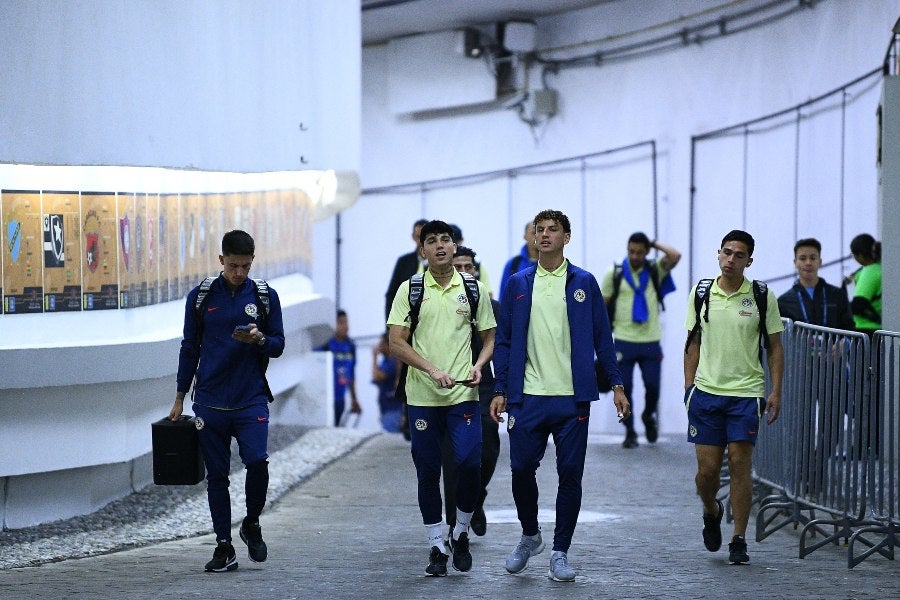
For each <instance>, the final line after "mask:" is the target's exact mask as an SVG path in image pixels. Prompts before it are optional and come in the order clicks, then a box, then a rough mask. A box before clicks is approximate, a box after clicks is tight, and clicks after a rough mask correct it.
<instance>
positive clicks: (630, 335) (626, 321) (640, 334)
mask: <svg viewBox="0 0 900 600" xmlns="http://www.w3.org/2000/svg"><path fill="white" fill-rule="evenodd" d="M655 268H656V272H657V274H658V276H659V281H660V282H662V280H663V279H664V278H665V276H666V275H667V274H668V272H669V271H668V270H667V269H665V268H664V267H663V265H662V261H659V260H658V261H656V262H655ZM628 269H629V270H631V264H629V265H628ZM614 270H615V267H613V268H612V269H610V270H609V271H607V272H606V275H604V276H603V282H602V283H601V284H600V293H601V294H603V297H604V298H610V297H612V294H613V272H614ZM643 270H644V267H641V268H640V269H639V270H637V271H634V270H631V280H632V281H634V282H635V283H637V282H638V281H639V280H640V276H641V275H640V274H641V271H643ZM644 296H645V297H646V298H647V320H646V321H645V322H643V323H635V322H634V321H632V320H631V308H632V305H633V304H634V290H633V289H632V288H631V286H630V285H628V282H627V281H625V277H624V275H623V276H622V283H621V285H619V296H618V297H617V298H616V314H615V316H614V321H613V323H612V325H613V336H614V337H615V338H616V339H617V340H622V341H623V342H633V343H637V344H642V343H646V342H658V341H659V340H660V338H661V337H662V329H661V328H660V326H659V300H658V298H657V295H656V289H655V288H654V287H653V282H652V281H648V282H647V290H646V291H645V292H644Z"/></svg>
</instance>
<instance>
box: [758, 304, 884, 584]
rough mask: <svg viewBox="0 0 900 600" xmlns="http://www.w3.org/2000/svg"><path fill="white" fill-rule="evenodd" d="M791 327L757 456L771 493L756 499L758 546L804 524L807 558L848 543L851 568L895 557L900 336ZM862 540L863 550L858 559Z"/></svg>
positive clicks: (762, 481)
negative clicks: (776, 403)
mask: <svg viewBox="0 0 900 600" xmlns="http://www.w3.org/2000/svg"><path fill="white" fill-rule="evenodd" d="M785 324H786V327H785V331H784V333H783V334H782V342H783V344H784V350H785V374H784V382H783V392H782V411H781V416H780V418H779V419H778V421H776V422H775V423H773V424H772V425H771V426H767V427H766V426H764V427H761V428H760V434H759V439H758V442H757V447H756V451H755V453H754V459H753V463H754V472H753V476H754V480H755V482H756V483H757V484H760V486H761V487H764V488H765V489H768V490H771V492H772V493H771V494H770V495H767V496H764V497H761V498H758V503H759V507H758V511H757V520H756V540H757V541H762V540H763V539H765V538H766V537H768V536H769V535H771V534H772V533H774V532H776V531H778V530H779V529H781V528H782V527H785V526H786V525H794V526H795V527H797V526H799V525H802V526H803V529H802V530H801V532H800V558H804V557H806V556H807V555H809V554H810V553H812V552H814V551H815V550H817V549H819V548H821V547H823V546H825V545H827V544H835V545H837V544H838V542H839V540H840V539H841V538H843V539H844V540H845V541H847V542H848V559H847V560H848V567H850V568H852V567H854V566H856V565H857V564H859V563H860V562H861V561H863V560H865V559H866V558H867V557H869V556H871V555H872V554H874V553H876V552H877V553H879V554H881V555H882V556H884V557H886V558H889V559H893V557H894V545H895V541H896V532H897V526H898V520H897V519H898V514H900V510H898V505H897V499H898V490H897V483H898V477H897V465H898V461H897V432H898V425H897V407H896V405H897V398H898V396H897V394H898V386H900V377H898V369H900V334H894V333H889V332H878V333H877V334H876V335H875V337H874V340H873V341H870V340H869V338H868V336H866V335H865V334H862V333H855V332H849V331H843V330H840V329H831V328H827V327H819V326H816V325H810V324H807V323H793V322H791V321H788V320H785ZM873 346H874V350H873ZM875 535H878V536H881V537H882V539H881V540H879V541H877V542H875V541H872V539H871V538H872V536H875ZM818 537H820V539H818V540H816V541H815V542H813V541H812V539H811V538H818ZM857 543H860V544H862V545H863V546H865V547H866V549H865V551H864V552H862V553H860V554H859V555H856V554H855V553H854V546H855V545H856V544H857Z"/></svg>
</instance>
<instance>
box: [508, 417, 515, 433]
mask: <svg viewBox="0 0 900 600" xmlns="http://www.w3.org/2000/svg"><path fill="white" fill-rule="evenodd" d="M515 426H516V418H515V417H510V418H508V419H507V420H506V430H507V431H509V430H510V429H512V428H513V427H515Z"/></svg>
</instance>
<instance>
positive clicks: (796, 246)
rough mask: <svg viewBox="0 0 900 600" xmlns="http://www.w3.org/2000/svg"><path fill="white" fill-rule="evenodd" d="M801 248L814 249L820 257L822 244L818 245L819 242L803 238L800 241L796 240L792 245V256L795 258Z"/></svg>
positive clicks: (814, 239)
mask: <svg viewBox="0 0 900 600" xmlns="http://www.w3.org/2000/svg"><path fill="white" fill-rule="evenodd" d="M803 246H809V247H810V248H815V249H816V252H818V253H819V256H821V255H822V244H821V243H819V240H817V239H816V238H803V239H802V240H797V243H796V244H794V256H797V250H798V249H800V248H802V247H803Z"/></svg>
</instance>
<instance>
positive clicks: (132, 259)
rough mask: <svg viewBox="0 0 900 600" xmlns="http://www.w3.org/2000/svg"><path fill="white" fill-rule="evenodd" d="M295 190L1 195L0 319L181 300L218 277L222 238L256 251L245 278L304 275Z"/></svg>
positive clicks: (302, 229) (305, 209)
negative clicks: (237, 234) (252, 244)
mask: <svg viewBox="0 0 900 600" xmlns="http://www.w3.org/2000/svg"><path fill="white" fill-rule="evenodd" d="M311 210H312V207H311V204H310V202H309V198H308V196H307V194H306V193H305V192H303V191H301V190H296V189H288V190H275V191H247V192H227V193H211V194H199V193H185V194H182V193H161V194H160V193H153V192H134V191H127V190H124V191H118V192H110V191H86V192H79V191H41V190H14V189H9V190H2V191H0V217H2V231H0V240H2V246H3V252H2V260H0V272H2V277H0V296H2V298H3V311H2V312H3V314H21V313H40V312H47V313H49V312H63V311H79V310H85V311H88V310H91V311H93V310H111V309H120V308H123V309H125V308H135V307H139V306H147V305H151V304H156V303H159V302H169V301H172V300H177V299H179V298H182V297H183V296H184V295H185V294H187V293H188V291H190V290H191V289H192V288H193V287H194V286H196V285H197V284H198V283H199V282H200V281H201V280H202V279H203V278H204V277H206V276H207V275H215V274H216V273H218V272H219V271H220V270H221V265H220V264H219V259H218V257H219V253H220V251H221V249H220V246H219V245H220V243H221V238H222V235H223V234H224V233H225V232H226V231H229V230H232V229H243V230H245V231H247V232H248V233H250V234H251V235H252V236H253V237H254V239H255V240H256V243H257V248H256V256H257V261H255V262H254V265H253V266H254V276H256V277H263V278H265V277H269V278H271V277H277V276H280V275H284V274H287V273H291V272H298V271H299V272H301V273H308V271H309V264H310V262H311V256H310V255H309V246H310V245H309V239H308V232H309V227H308V223H309V220H310V218H311V215H310V211H311Z"/></svg>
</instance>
